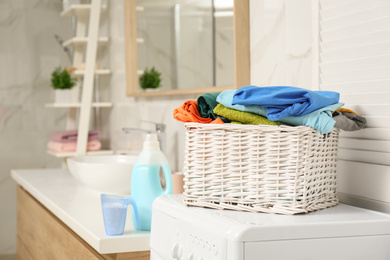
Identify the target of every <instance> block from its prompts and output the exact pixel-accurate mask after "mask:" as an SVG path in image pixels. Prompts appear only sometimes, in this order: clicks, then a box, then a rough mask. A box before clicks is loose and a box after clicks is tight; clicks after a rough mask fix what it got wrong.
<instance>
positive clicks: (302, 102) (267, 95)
mask: <svg viewBox="0 0 390 260" xmlns="http://www.w3.org/2000/svg"><path fill="white" fill-rule="evenodd" d="M339 98H340V94H339V93H337V92H333V91H311V90H308V89H303V88H297V87H284V86H280V87H257V86H245V87H242V88H240V89H238V90H237V91H236V93H235V94H234V97H233V103H232V104H233V105H245V106H250V105H257V106H263V107H266V108H268V112H267V118H268V119H269V120H271V121H279V120H281V119H282V118H285V117H288V116H303V115H306V114H309V113H311V112H313V111H315V110H318V109H320V108H323V107H326V106H329V105H332V104H336V103H338V102H339Z"/></svg>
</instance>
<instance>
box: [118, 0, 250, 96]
mask: <svg viewBox="0 0 390 260" xmlns="http://www.w3.org/2000/svg"><path fill="white" fill-rule="evenodd" d="M124 12H125V13H124V22H125V26H124V27H125V48H126V84H127V87H126V89H127V96H138V97H142V96H168V95H183V94H203V93H207V92H218V91H222V90H224V89H232V88H238V87H241V86H245V85H248V84H249V83H250V58H249V0H164V1H161V0H124ZM152 67H154V68H155V69H156V70H158V71H159V72H161V78H162V82H161V87H160V88H158V89H156V90H153V91H145V90H143V89H142V88H140V87H139V76H140V75H141V74H142V73H143V70H144V69H146V68H149V69H150V68H152Z"/></svg>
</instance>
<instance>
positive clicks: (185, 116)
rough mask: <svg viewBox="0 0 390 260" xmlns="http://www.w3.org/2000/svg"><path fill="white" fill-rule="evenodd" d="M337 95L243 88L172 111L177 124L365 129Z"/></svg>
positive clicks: (206, 96)
mask: <svg viewBox="0 0 390 260" xmlns="http://www.w3.org/2000/svg"><path fill="white" fill-rule="evenodd" d="M339 99H340V94H339V93H337V92H333V91H311V90H307V89H303V88H298V87H291V86H271V87H258V86H252V85H250V86H245V87H242V88H240V89H238V90H225V91H223V92H216V93H206V94H204V95H202V96H200V97H199V98H198V99H197V100H196V101H195V100H188V101H186V102H184V104H183V105H181V106H179V107H177V108H176V109H175V110H174V111H173V117H174V118H175V119H176V120H178V121H181V122H196V123H211V124H224V123H235V124H252V125H258V124H263V125H281V124H283V125H291V126H309V127H312V128H314V129H316V130H318V131H319V132H320V133H321V134H326V133H329V132H331V131H332V129H333V127H337V128H339V129H341V130H345V131H355V130H359V129H363V128H365V127H366V125H367V122H366V119H365V118H364V117H363V116H360V115H358V114H357V113H355V112H354V111H352V110H350V109H346V108H343V107H342V106H344V104H343V103H340V102H339Z"/></svg>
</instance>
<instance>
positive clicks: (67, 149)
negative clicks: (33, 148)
mask: <svg viewBox="0 0 390 260" xmlns="http://www.w3.org/2000/svg"><path fill="white" fill-rule="evenodd" d="M101 147H102V144H101V143H100V141H97V140H94V141H90V142H88V143H87V151H89V152H91V151H97V150H99V149H100V148H101ZM47 148H48V149H49V150H50V151H52V152H55V153H74V152H76V150H77V143H76V142H71V143H61V142H54V141H50V142H48V143H47Z"/></svg>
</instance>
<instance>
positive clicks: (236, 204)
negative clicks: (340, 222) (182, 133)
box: [183, 123, 339, 214]
mask: <svg viewBox="0 0 390 260" xmlns="http://www.w3.org/2000/svg"><path fill="white" fill-rule="evenodd" d="M185 129H186V150H185V173H184V174H185V175H184V182H185V184H184V193H183V195H184V203H185V204H186V205H191V206H200V207H209V208H216V209H232V210H242V211H251V212H266V213H279V214H297V213H307V212H309V211H315V210H319V209H323V208H327V207H331V206H334V205H336V204H337V203H338V199H337V194H336V163H337V150H338V134H339V131H338V129H334V130H333V131H332V132H331V133H329V134H325V135H321V134H320V133H319V132H317V131H316V130H314V129H312V128H310V127H305V126H296V127H290V126H268V125H235V124H223V125H217V124H199V123H186V124H185Z"/></svg>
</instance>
